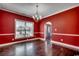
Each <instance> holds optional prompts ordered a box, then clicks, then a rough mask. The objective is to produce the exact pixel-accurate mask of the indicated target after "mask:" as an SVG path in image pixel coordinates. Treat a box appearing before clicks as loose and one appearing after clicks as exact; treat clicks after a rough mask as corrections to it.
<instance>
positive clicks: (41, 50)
mask: <svg viewBox="0 0 79 59" xmlns="http://www.w3.org/2000/svg"><path fill="white" fill-rule="evenodd" d="M75 55H79V52H77V51H73V50H70V49H67V48H64V47H61V46H57V45H52V44H51V43H50V44H47V42H43V41H41V40H36V41H31V42H23V43H18V44H14V45H10V46H6V47H0V56H75Z"/></svg>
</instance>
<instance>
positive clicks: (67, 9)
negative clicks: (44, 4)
mask: <svg viewBox="0 0 79 59" xmlns="http://www.w3.org/2000/svg"><path fill="white" fill-rule="evenodd" d="M77 6H79V4H77V5H74V6H71V7H68V8H66V9H63V10H60V11H57V12H55V13H52V14H50V15H47V16H45V17H42V19H44V18H47V17H50V16H53V15H55V14H59V13H61V12H64V11H67V10H70V9H72V8H75V7H77Z"/></svg>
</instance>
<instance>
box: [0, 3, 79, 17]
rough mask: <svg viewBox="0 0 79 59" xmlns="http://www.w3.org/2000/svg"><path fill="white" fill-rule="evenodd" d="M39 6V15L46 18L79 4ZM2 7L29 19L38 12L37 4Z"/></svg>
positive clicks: (0, 5)
mask: <svg viewBox="0 0 79 59" xmlns="http://www.w3.org/2000/svg"><path fill="white" fill-rule="evenodd" d="M38 5H39V7H38V8H39V9H38V11H39V14H40V15H41V16H42V18H44V17H46V16H48V15H51V14H54V13H55V12H58V11H61V10H64V9H67V8H70V7H72V6H76V5H77V6H79V3H38ZM0 7H1V8H2V9H6V10H8V11H11V12H15V13H19V14H21V15H24V16H29V17H32V16H33V15H35V12H36V3H0Z"/></svg>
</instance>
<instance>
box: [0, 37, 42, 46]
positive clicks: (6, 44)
mask: <svg viewBox="0 0 79 59" xmlns="http://www.w3.org/2000/svg"><path fill="white" fill-rule="evenodd" d="M39 39H41V38H33V39H27V40H22V41H16V42H11V43H5V44H0V47H3V46H8V45H12V44H16V43H21V42H27V41H33V40H39Z"/></svg>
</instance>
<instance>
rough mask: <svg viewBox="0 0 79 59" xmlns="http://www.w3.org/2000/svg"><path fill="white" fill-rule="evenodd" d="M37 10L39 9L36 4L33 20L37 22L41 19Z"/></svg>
mask: <svg viewBox="0 0 79 59" xmlns="http://www.w3.org/2000/svg"><path fill="white" fill-rule="evenodd" d="M38 8H39V5H38V4H36V12H35V15H34V16H33V19H35V20H37V21H38V20H40V19H41V16H40V15H39V11H38Z"/></svg>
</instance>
